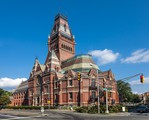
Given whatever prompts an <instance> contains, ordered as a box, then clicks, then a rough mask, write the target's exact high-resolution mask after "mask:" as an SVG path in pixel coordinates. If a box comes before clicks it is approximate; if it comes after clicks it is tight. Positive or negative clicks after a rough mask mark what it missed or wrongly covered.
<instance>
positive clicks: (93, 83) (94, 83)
mask: <svg viewBox="0 0 149 120" xmlns="http://www.w3.org/2000/svg"><path fill="white" fill-rule="evenodd" d="M95 85H96V82H95V79H92V82H91V86H92V87H95Z"/></svg>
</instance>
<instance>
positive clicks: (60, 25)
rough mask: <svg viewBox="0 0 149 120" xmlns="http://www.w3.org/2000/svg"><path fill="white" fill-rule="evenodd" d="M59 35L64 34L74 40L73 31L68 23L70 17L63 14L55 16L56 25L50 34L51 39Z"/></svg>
mask: <svg viewBox="0 0 149 120" xmlns="http://www.w3.org/2000/svg"><path fill="white" fill-rule="evenodd" d="M58 35H61V36H64V37H65V38H68V39H69V40H72V33H71V30H70V28H69V25H68V19H67V17H65V16H64V15H62V14H60V13H59V14H57V15H56V16H55V21H54V26H53V29H52V32H51V35H50V38H51V39H50V40H53V39H55V37H57V36H58Z"/></svg>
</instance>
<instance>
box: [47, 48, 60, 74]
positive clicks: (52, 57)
mask: <svg viewBox="0 0 149 120" xmlns="http://www.w3.org/2000/svg"><path fill="white" fill-rule="evenodd" d="M45 65H46V66H47V67H49V69H50V70H51V71H55V67H58V68H59V69H60V62H59V59H58V57H57V56H56V54H55V52H54V50H51V51H49V53H48V56H47V59H46V62H45Z"/></svg>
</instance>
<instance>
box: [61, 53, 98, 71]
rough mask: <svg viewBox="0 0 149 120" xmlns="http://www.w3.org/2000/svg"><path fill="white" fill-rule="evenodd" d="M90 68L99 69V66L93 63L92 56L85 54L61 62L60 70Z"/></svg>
mask: <svg viewBox="0 0 149 120" xmlns="http://www.w3.org/2000/svg"><path fill="white" fill-rule="evenodd" d="M91 65H92V66H91ZM91 68H95V69H98V70H99V67H98V66H97V65H96V64H95V63H94V61H93V59H92V57H91V56H90V55H87V54H84V55H77V56H74V57H72V58H70V59H67V60H65V61H63V62H62V71H67V70H73V71H76V72H77V71H78V72H89V70H90V69H91Z"/></svg>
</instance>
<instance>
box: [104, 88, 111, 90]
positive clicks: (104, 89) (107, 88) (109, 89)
mask: <svg viewBox="0 0 149 120" xmlns="http://www.w3.org/2000/svg"><path fill="white" fill-rule="evenodd" d="M103 90H112V88H103Z"/></svg>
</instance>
